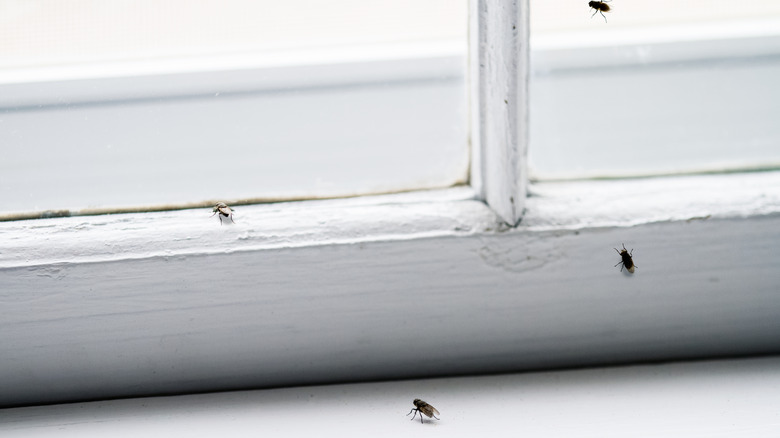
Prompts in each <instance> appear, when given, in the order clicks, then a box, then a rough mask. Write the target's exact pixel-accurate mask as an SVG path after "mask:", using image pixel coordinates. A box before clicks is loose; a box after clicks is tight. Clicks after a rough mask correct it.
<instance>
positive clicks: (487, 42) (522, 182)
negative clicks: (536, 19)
mask: <svg viewBox="0 0 780 438" xmlns="http://www.w3.org/2000/svg"><path fill="white" fill-rule="evenodd" d="M528 11H529V8H528V0H471V4H470V10H469V64H470V65H469V75H470V79H469V80H470V84H469V85H470V96H471V97H470V100H471V101H470V109H471V121H470V124H471V146H472V167H471V181H472V185H473V187H474V188H475V190H476V191H477V194H478V195H479V196H480V197H481V198H482V199H484V200H485V201H486V202H487V204H488V205H489V206H490V207H491V208H492V209H493V210H494V211H495V212H496V214H498V215H499V216H500V217H501V219H503V220H504V221H505V222H506V223H508V224H509V225H513V226H514V225H517V224H518V223H519V222H520V219H521V218H522V214H523V208H524V205H525V196H526V187H527V184H528V177H527V170H526V168H527V166H526V157H527V150H528V77H529V76H528V71H529V68H528V64H529V47H528V46H529V44H528V41H529V20H528Z"/></svg>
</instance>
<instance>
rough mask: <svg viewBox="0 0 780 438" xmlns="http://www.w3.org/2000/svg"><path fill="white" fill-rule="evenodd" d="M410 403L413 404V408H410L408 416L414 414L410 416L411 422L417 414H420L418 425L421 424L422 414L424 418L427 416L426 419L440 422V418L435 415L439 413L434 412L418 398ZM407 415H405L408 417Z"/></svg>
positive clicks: (431, 407) (432, 408)
mask: <svg viewBox="0 0 780 438" xmlns="http://www.w3.org/2000/svg"><path fill="white" fill-rule="evenodd" d="M412 403H414V407H413V408H412V410H411V411H409V414H411V413H412V412H414V415H412V420H414V417H416V416H417V413H418V412H419V413H420V423H422V422H423V414H425V416H427V417H428V418H431V417H433V418H435V419H437V420H440V418H439V417H437V416H436V414H439V411H438V410H436V408H434V407H433V406H431V405H429V404H428V403H425V402H424V401H422V400H420V399H419V398H416V399H414V401H413V402H412ZM409 414H406V415H407V416H409ZM439 415H441V414H439Z"/></svg>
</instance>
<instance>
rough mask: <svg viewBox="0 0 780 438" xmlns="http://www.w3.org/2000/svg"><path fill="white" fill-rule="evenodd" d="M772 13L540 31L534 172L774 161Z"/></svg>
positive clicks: (647, 171)
mask: <svg viewBox="0 0 780 438" xmlns="http://www.w3.org/2000/svg"><path fill="white" fill-rule="evenodd" d="M773 23H774V25H773V26H772V27H771V30H770V28H769V27H768V26H761V24H762V23H761V22H760V21H758V22H757V23H752V24H754V25H753V26H750V24H751V23H741V22H736V23H732V26H728V25H724V24H721V23H717V24H709V25H707V26H706V28H705V29H700V28H698V27H697V26H690V27H687V26H680V27H676V28H675V27H672V28H669V29H667V28H666V27H664V28H652V29H641V30H633V31H630V30H628V29H623V30H614V31H607V30H604V31H603V33H599V32H591V33H584V32H582V33H569V34H566V33H562V34H560V35H557V36H556V37H553V36H548V37H547V38H545V37H539V38H536V39H535V40H534V41H535V43H536V44H534V46H533V51H532V55H531V59H532V65H533V71H532V79H531V103H530V108H531V112H532V114H533V117H531V128H530V129H531V145H530V149H529V151H530V152H529V174H530V177H531V178H533V179H537V180H550V179H573V178H593V177H637V176H643V175H644V176H657V175H669V174H681V173H691V172H722V171H734V170H753V169H768V168H778V167H780V148H778V147H777V145H778V143H780V125H778V123H776V121H777V120H778V119H779V118H780V103H778V102H780V86H778V84H780V82H778V77H780V35H778V33H780V22H778V21H777V20H774V21H773ZM611 25H612V23H610V26H609V27H610V28H611V27H612V26H611ZM736 25H739V26H736ZM602 27H607V26H602ZM733 27H736V28H735V29H730V28H733ZM733 84H740V86H739V87H734V86H733Z"/></svg>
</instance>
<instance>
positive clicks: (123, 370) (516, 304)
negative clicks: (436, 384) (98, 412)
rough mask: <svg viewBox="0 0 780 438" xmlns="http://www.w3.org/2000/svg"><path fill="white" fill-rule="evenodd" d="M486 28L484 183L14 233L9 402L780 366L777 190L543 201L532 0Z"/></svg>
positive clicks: (477, 147) (4, 284)
mask: <svg viewBox="0 0 780 438" xmlns="http://www.w3.org/2000/svg"><path fill="white" fill-rule="evenodd" d="M471 8H472V9H471V11H472V14H471V20H472V21H471V23H472V27H471V29H472V30H473V29H477V31H476V32H472V34H471V36H470V38H471V47H473V48H476V51H477V53H478V55H479V56H472V59H471V64H470V69H469V72H470V75H471V77H470V81H471V84H472V86H471V89H472V91H474V92H475V94H476V95H475V96H472V107H471V108H472V123H471V127H472V130H473V131H472V147H473V154H474V157H475V159H474V162H473V163H472V174H471V176H472V184H471V186H470V187H460V188H455V189H449V190H443V191H429V192H422V193H410V194H400V195H386V196H379V197H367V198H354V199H345V200H328V201H303V202H295V203H281V204H266V205H255V206H246V207H242V208H241V209H240V210H239V211H237V214H236V221H237V222H239V224H237V225H236V226H220V225H219V224H218V222H217V220H216V218H209V217H208V215H209V214H210V211H208V210H205V211H204V210H181V211H170V212H158V213H138V214H126V215H107V216H91V217H90V216H88V217H71V218H58V219H41V220H31V221H17V222H4V223H0V242H3V245H2V248H0V301H1V302H2V303H3V306H4V308H5V309H6V311H7V313H6V316H5V317H4V318H3V320H2V324H3V332H4V334H5V336H6V340H7V342H4V343H3V345H2V347H0V348H2V349H3V354H1V355H0V369H2V370H3V371H4V376H6V378H7V380H6V381H7V382H12V383H10V384H9V385H8V386H7V387H6V388H5V389H4V391H3V394H2V396H1V397H2V398H0V406H18V405H25V404H35V403H51V402H65V401H75V400H89V399H99V398H113V397H128V396H139V395H160V394H173V393H186V392H202V391H215V390H230V389H247V388H261V387H279V386H294V385H303V384H314V383H331V382H343V381H356V380H377V379H393V378H410V377H425V376H439V375H455V374H473V373H487V372H506V371H520V370H531V369H546V368H551V367H571V366H589V365H599V364H612V363H625V362H632V361H648V360H671V359H685V358H700V357H713V356H725V355H744V354H765V353H771V352H778V351H780V341H778V339H777V337H776V336H773V334H774V333H777V332H778V330H780V304H778V303H777V300H776V299H775V295H776V293H775V290H776V287H777V285H780V272H778V270H776V269H774V268H773V267H774V265H775V264H776V253H775V252H774V248H776V247H777V246H778V245H780V231H777V230H780V176H778V173H777V172H766V173H753V174H733V175H711V176H689V177H676V178H650V179H637V180H620V181H591V182H584V181H581V182H566V183H540V184H535V185H532V186H530V189H528V191H527V193H526V187H528V186H527V183H526V179H527V177H526V174H525V171H524V169H525V145H526V142H527V140H526V138H527V112H525V111H526V108H527V102H528V99H527V81H528V75H527V69H528V56H527V43H526V44H523V43H524V42H527V41H528V33H527V24H528V21H527V18H528V14H527V11H528V9H527V1H521V2H514V1H509V0H473V1H472V4H471ZM493 26H496V28H495V29H496V30H497V31H496V32H492V31H491V32H487V31H486V29H492V28H493ZM512 26H515V27H516V29H514V30H517V29H526V31H525V32H514V31H513V29H512ZM507 35H511V36H512V37H511V38H506V36H507ZM472 53H473V52H472ZM501 56H508V57H510V58H509V59H511V60H512V62H509V63H504V64H501V65H512V66H514V68H513V69H505V68H498V67H499V65H498V61H497V59H506V58H498V57H501ZM486 61H490V62H486ZM484 90H492V91H491V92H490V94H486V93H485V92H484ZM480 91H482V93H480ZM503 96H506V97H508V98H507V99H506V102H504V99H502V98H500V97H503ZM497 127H502V128H501V129H509V130H510V131H511V133H510V134H509V136H508V137H503V136H498V135H494V134H495V133H493V134H491V132H492V131H494V130H496V129H498V128H497ZM507 138H509V139H511V141H507ZM517 219H521V221H520V222H519V224H518V222H517ZM209 221H210V222H209ZM712 236H718V238H717V239H713V237H712ZM623 243H624V244H625V245H626V247H627V248H628V249H634V250H635V253H634V257H635V258H636V262H637V265H638V268H637V272H636V273H635V274H634V275H631V274H627V273H625V272H623V273H621V272H620V271H619V269H618V268H617V267H614V266H613V265H614V264H615V263H616V262H617V261H619V257H617V254H614V253H613V249H612V248H614V247H616V246H618V245H619V244H623ZM161 279H163V280H161ZM659 286H661V287H660V288H659ZM737 289H739V290H738V291H736V290H737Z"/></svg>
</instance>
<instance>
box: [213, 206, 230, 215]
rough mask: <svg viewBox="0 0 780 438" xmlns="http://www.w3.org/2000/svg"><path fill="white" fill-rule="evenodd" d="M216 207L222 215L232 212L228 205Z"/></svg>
mask: <svg viewBox="0 0 780 438" xmlns="http://www.w3.org/2000/svg"><path fill="white" fill-rule="evenodd" d="M217 209H218V210H219V213H220V214H222V215H223V216H230V215H231V214H233V210H231V209H230V207H228V206H227V205H224V204H223V205H221V206H219V207H217Z"/></svg>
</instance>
